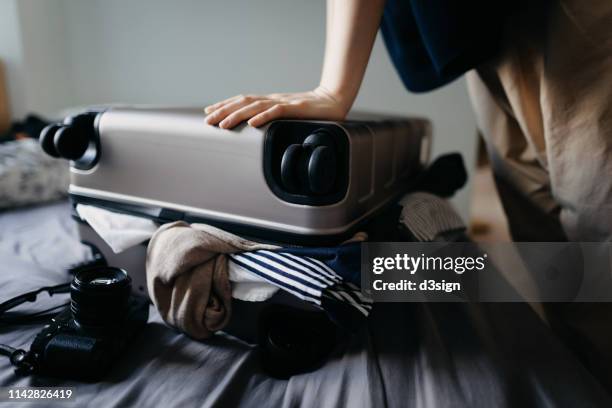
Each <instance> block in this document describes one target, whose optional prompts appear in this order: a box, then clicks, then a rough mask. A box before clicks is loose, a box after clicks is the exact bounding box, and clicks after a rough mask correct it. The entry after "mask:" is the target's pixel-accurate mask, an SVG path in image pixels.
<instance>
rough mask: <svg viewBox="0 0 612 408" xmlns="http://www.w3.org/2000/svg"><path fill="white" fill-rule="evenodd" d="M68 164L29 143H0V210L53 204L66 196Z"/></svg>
mask: <svg viewBox="0 0 612 408" xmlns="http://www.w3.org/2000/svg"><path fill="white" fill-rule="evenodd" d="M69 174H70V173H69V169H68V163H67V162H66V161H65V160H59V159H54V158H52V157H50V156H48V155H46V154H45V153H43V151H42V150H41V148H40V146H39V145H38V141H36V140H33V139H26V140H16V141H11V142H6V143H0V208H8V207H14V206H18V205H26V204H36V203H40V202H45V201H51V200H57V199H59V198H62V197H64V196H65V195H66V191H67V190H68V183H69Z"/></svg>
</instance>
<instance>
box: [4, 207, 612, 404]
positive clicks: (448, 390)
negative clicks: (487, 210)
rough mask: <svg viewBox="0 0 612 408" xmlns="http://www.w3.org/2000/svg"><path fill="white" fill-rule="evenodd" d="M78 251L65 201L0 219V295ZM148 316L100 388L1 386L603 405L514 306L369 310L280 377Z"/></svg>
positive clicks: (284, 400)
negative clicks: (328, 347)
mask: <svg viewBox="0 0 612 408" xmlns="http://www.w3.org/2000/svg"><path fill="white" fill-rule="evenodd" d="M84 256H85V249H84V248H83V247H82V246H81V245H80V244H79V240H78V238H77V233H76V226H75V224H74V223H73V222H72V220H71V219H70V206H69V204H68V203H67V202H60V203H57V204H53V205H47V206H40V207H31V208H26V209H21V210H15V211H7V212H2V213H0V288H1V289H0V297H1V298H2V299H3V300H4V299H6V298H8V297H11V296H14V295H17V294H19V293H22V292H24V291H27V290H31V289H34V288H38V287H40V286H43V285H50V284H56V283H61V282H63V281H67V280H68V279H69V277H68V276H67V275H66V274H65V272H63V268H65V267H66V266H67V265H68V264H70V263H72V262H75V261H78V260H80V259H83V257H84ZM62 300H63V298H56V297H53V298H51V299H43V301H42V303H41V304H36V305H35V306H29V308H32V307H36V308H42V307H45V306H46V305H49V304H57V303H58V302H61V301H62ZM150 312H151V314H150V321H149V322H150V323H149V325H148V326H147V328H146V329H145V331H144V332H143V333H142V334H141V335H140V336H138V338H137V340H136V343H137V344H135V345H134V347H131V348H130V349H129V351H128V352H127V353H126V354H125V355H124V356H123V358H121V359H120V361H117V362H116V364H115V365H114V367H113V369H112V370H111V372H110V374H109V375H108V377H107V378H106V379H105V380H104V381H103V382H100V383H90V384H85V383H78V382H74V381H64V380H58V379H51V378H32V377H17V376H16V375H15V374H14V373H13V370H12V368H11V367H10V365H9V363H8V359H6V358H0V386H3V387H6V386H71V387H75V395H76V404H75V405H71V406H93V407H101V406H103V407H131V406H139V407H142V406H145V407H175V406H176V407H178V406H182V407H183V406H186V407H212V406H215V407H217V406H223V407H226V406H246V407H262V406H275V407H339V406H346V407H384V406H391V407H400V406H401V407H432V406H453V407H457V406H470V407H487V408H488V407H492V406H494V407H503V406H510V407H514V406H547V407H548V406H612V401H611V399H610V396H609V395H607V394H606V393H605V392H604V391H603V389H602V388H601V387H600V385H599V384H598V383H597V382H596V381H595V380H594V379H593V378H592V377H591V375H590V374H589V373H588V372H586V371H585V370H584V368H583V367H582V366H581V365H580V363H579V362H578V361H577V359H576V358H575V357H574V356H573V355H572V354H571V353H570V351H569V350H568V349H567V348H565V347H564V346H563V345H562V344H561V343H560V342H559V341H558V340H557V339H556V338H555V337H554V335H553V334H552V333H551V332H550V331H549V329H548V328H547V326H546V325H544V324H543V323H542V322H541V321H540V320H539V319H538V318H537V316H536V315H535V314H534V313H533V312H532V311H531V309H530V308H529V307H528V306H526V305H523V304H457V303H449V304H377V305H376V307H375V308H374V311H373V312H372V314H371V316H370V319H369V323H368V324H367V326H366V327H364V328H363V329H362V330H361V331H360V332H358V333H357V334H355V335H354V336H353V337H352V338H350V339H349V341H348V342H347V344H345V345H344V346H343V347H342V348H341V349H340V350H338V352H337V353H336V354H335V355H333V356H332V358H331V359H330V360H329V361H328V362H327V363H326V364H325V365H324V366H323V367H321V368H320V369H319V370H317V371H314V372H312V373H308V374H303V375H297V376H294V377H292V378H290V379H289V380H276V379H272V378H270V377H268V376H266V375H265V374H264V373H263V371H262V369H261V365H260V363H259V359H258V356H257V353H256V351H255V349H254V348H252V347H251V346H248V345H246V344H245V343H242V342H241V341H239V340H237V339H235V338H232V337H230V336H227V335H223V334H221V335H218V336H215V337H214V338H213V339H211V340H208V341H205V342H199V341H194V340H192V339H190V338H188V337H186V336H184V335H182V334H181V333H178V332H176V331H175V330H173V329H171V328H169V327H167V326H166V325H164V324H163V323H162V321H161V319H160V317H159V315H158V314H157V312H156V311H155V310H154V309H153V308H151V311H150ZM40 328H41V327H40V325H32V326H19V327H6V326H0V343H4V344H10V345H12V346H15V347H22V348H25V347H27V346H28V345H29V342H30V341H31V340H32V338H33V336H34V334H35V333H36V332H37V331H39V330H40ZM28 405H29V404H27V403H24V404H22V405H20V406H24V407H25V406H28ZM39 405H40V406H43V405H45V404H39ZM30 406H37V404H36V403H33V404H31V405H30Z"/></svg>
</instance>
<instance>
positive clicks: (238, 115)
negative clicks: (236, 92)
mask: <svg viewBox="0 0 612 408" xmlns="http://www.w3.org/2000/svg"><path fill="white" fill-rule="evenodd" d="M273 104H274V102H273V101H269V100H261V101H257V102H253V103H251V104H250V105H247V106H245V107H244V108H240V109H238V110H237V111H235V112H234V113H232V114H230V115H228V116H227V117H226V118H225V119H223V120H222V121H221V123H219V127H220V128H222V129H231V128H233V127H234V126H236V125H238V124H239V123H241V122H242V121H245V120H247V119H250V118H252V117H253V116H255V115H257V114H259V113H261V112H263V111H265V110H266V109H268V108H270V107H271V106H272V105H273Z"/></svg>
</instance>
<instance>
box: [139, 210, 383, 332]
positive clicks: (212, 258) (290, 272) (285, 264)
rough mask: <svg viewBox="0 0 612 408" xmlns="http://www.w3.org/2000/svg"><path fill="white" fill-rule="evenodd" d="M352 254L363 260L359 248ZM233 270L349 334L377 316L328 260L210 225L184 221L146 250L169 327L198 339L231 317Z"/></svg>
mask: <svg viewBox="0 0 612 408" xmlns="http://www.w3.org/2000/svg"><path fill="white" fill-rule="evenodd" d="M345 247H350V248H351V251H352V254H353V257H354V258H355V259H359V244H358V243H356V242H352V243H350V244H347V245H345ZM338 248H343V246H340V247H338ZM228 261H229V262H228ZM229 264H235V265H237V266H238V267H240V268H242V269H238V271H240V272H245V273H250V274H251V275H252V276H253V277H259V278H260V279H262V280H264V281H265V282H268V283H269V284H272V285H274V286H275V287H278V288H280V289H283V290H286V291H287V292H289V293H292V294H293V295H295V296H296V297H298V298H300V299H302V300H305V301H307V302H309V303H311V304H313V305H316V306H317V307H319V308H321V309H323V310H325V311H326V312H328V314H329V315H330V317H331V318H332V320H334V321H336V322H337V323H338V324H340V325H342V326H345V327H347V328H353V327H354V326H356V325H358V324H359V323H360V321H363V318H365V317H367V315H368V314H369V312H370V310H371V309H372V301H371V300H370V299H367V298H366V297H365V296H363V295H362V294H361V292H360V290H359V287H357V286H356V285H353V284H352V283H350V282H344V279H343V277H342V276H341V275H340V274H338V273H336V272H335V271H334V270H333V269H332V268H331V267H330V266H328V265H327V264H326V263H325V262H323V261H321V260H318V259H316V258H313V257H309V256H305V255H302V256H297V255H294V254H292V253H289V252H287V251H285V250H284V249H282V248H278V247H276V246H273V245H267V244H260V243H256V242H252V241H248V240H246V239H243V238H240V237H238V236H236V235H233V234H230V233H228V232H226V231H223V230H220V229H218V228H215V227H212V226H210V225H205V224H192V225H189V224H186V223H185V222H182V221H178V222H174V223H170V224H166V225H163V226H162V227H160V228H159V229H158V230H157V232H156V233H155V234H154V235H153V237H152V238H151V241H150V242H149V246H148V249H147V261H146V269H147V285H148V290H149V296H150V297H151V299H152V301H153V303H154V304H155V306H156V307H157V309H158V310H159V312H160V315H161V316H162V318H163V319H164V321H166V322H167V323H168V324H170V325H171V326H174V327H176V328H178V329H180V330H181V331H184V332H185V333H187V334H189V335H191V336H192V337H194V338H198V339H203V338H207V337H209V336H211V335H212V334H213V333H214V332H215V331H217V330H221V329H222V328H223V327H224V326H225V325H226V324H227V322H228V321H229V318H230V315H231V294H232V289H231V284H230V280H229V268H230V267H229ZM357 266H358V265H357ZM252 282H253V283H258V279H255V278H254V279H253V280H252Z"/></svg>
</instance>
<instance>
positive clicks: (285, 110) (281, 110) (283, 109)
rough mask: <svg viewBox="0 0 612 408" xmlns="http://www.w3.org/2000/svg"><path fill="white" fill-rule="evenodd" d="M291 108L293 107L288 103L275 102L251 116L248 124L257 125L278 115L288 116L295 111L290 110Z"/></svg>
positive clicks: (278, 116)
mask: <svg viewBox="0 0 612 408" xmlns="http://www.w3.org/2000/svg"><path fill="white" fill-rule="evenodd" d="M292 108H295V107H294V106H292V105H289V104H276V105H274V106H272V107H270V108H268V109H266V110H265V111H263V112H261V113H259V114H257V115H255V116H253V117H252V118H251V119H249V121H248V124H249V125H250V126H253V127H259V126H263V125H265V124H266V123H268V122H270V121H272V120H274V119H278V118H280V117H284V118H290V117H291V116H292V115H293V114H295V112H292Z"/></svg>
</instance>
